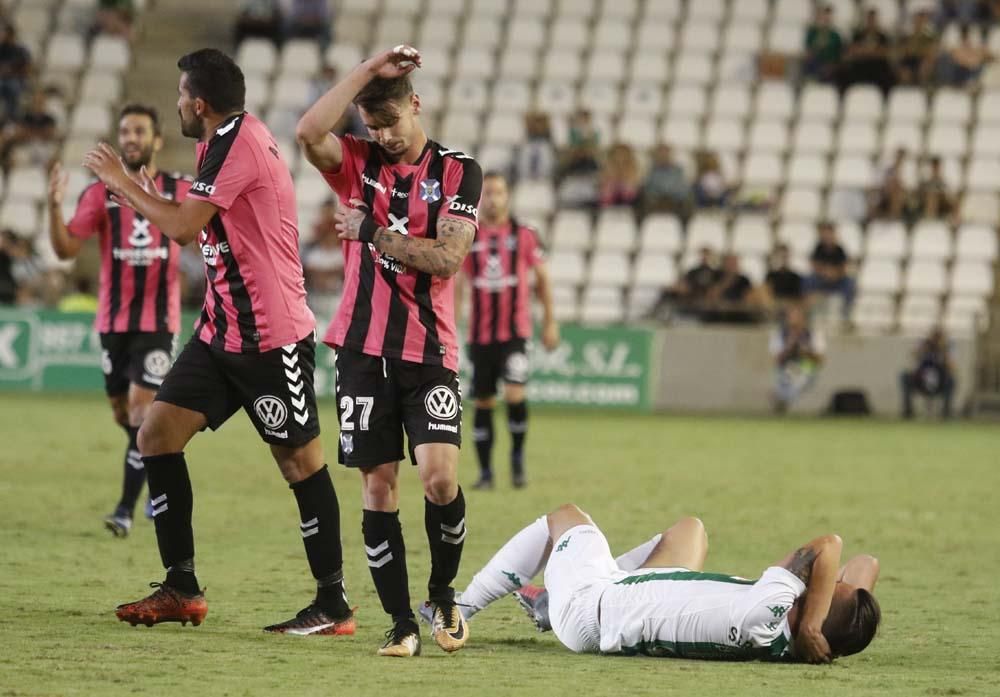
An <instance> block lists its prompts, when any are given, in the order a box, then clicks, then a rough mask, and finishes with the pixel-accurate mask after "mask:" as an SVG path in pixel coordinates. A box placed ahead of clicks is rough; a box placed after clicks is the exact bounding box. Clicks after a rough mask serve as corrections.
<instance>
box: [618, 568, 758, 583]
mask: <svg viewBox="0 0 1000 697" xmlns="http://www.w3.org/2000/svg"><path fill="white" fill-rule="evenodd" d="M649 581H718V582H719V583H734V584H737V585H740V586H752V585H753V584H755V583H757V581H756V579H749V578H740V577H739V576H727V575H726V574H713V573H706V572H704V571H653V572H650V573H648V574H638V575H636V576H626V577H625V578H623V579H622V580H621V581H616V582H615V585H616V586H633V585H635V584H637V583H648V582H649Z"/></svg>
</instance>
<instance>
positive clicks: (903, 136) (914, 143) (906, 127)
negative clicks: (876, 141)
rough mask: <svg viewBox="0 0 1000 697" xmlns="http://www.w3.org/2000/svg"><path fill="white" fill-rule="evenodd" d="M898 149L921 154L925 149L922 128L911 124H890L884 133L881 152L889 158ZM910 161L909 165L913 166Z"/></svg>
mask: <svg viewBox="0 0 1000 697" xmlns="http://www.w3.org/2000/svg"><path fill="white" fill-rule="evenodd" d="M898 148H906V149H907V150H908V151H909V152H911V153H919V152H920V151H921V150H922V149H923V134H922V133H921V131H920V126H918V125H917V124H916V123H911V122H898V123H889V124H887V125H886V127H885V130H884V131H883V132H882V146H881V152H882V155H883V157H886V158H889V157H891V156H892V154H893V153H894V152H895V151H896V150H897V149H898ZM912 162H913V160H912V159H910V160H909V163H911V164H912Z"/></svg>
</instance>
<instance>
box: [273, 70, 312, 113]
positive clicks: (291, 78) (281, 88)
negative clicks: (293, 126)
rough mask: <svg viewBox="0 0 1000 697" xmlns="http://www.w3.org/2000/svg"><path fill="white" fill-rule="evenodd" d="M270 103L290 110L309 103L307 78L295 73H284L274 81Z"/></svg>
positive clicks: (298, 108)
mask: <svg viewBox="0 0 1000 697" xmlns="http://www.w3.org/2000/svg"><path fill="white" fill-rule="evenodd" d="M271 103H272V104H273V105H274V106H279V107H284V108H286V109H290V110H296V111H300V110H302V109H303V107H305V106H306V105H308V103H309V80H307V79H306V78H304V77H299V76H295V75H284V76H283V77H282V78H281V79H280V80H276V81H275V86H274V92H272V94H271Z"/></svg>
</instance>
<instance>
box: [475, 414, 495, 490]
mask: <svg viewBox="0 0 1000 697" xmlns="http://www.w3.org/2000/svg"><path fill="white" fill-rule="evenodd" d="M496 404H497V400H496V397H477V398H476V400H475V402H474V405H475V407H476V413H475V421H474V423H473V430H472V438H473V441H475V444H476V457H477V458H478V459H479V479H477V480H476V483H475V484H473V485H472V488H473V489H492V488H493V434H494V431H493V409H494V408H495V407H496Z"/></svg>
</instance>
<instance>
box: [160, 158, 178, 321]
mask: <svg viewBox="0 0 1000 697" xmlns="http://www.w3.org/2000/svg"><path fill="white" fill-rule="evenodd" d="M161 176H162V177H163V183H162V186H163V193H164V194H166V195H167V196H169V197H170V198H171V199H175V198H177V178H176V177H172V176H170V175H169V174H163V175H161ZM160 249H165V250H166V253H165V254H164V255H163V258H162V260H161V261H160V277H159V279H157V282H156V331H158V332H165V331H168V330H167V314H168V312H169V309H168V307H167V301H168V292H167V291H168V286H167V281H168V279H169V276H170V261H171V259H170V252H171V249H170V238H169V237H167V236H166V235H164V234H162V233H161V234H160Z"/></svg>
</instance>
